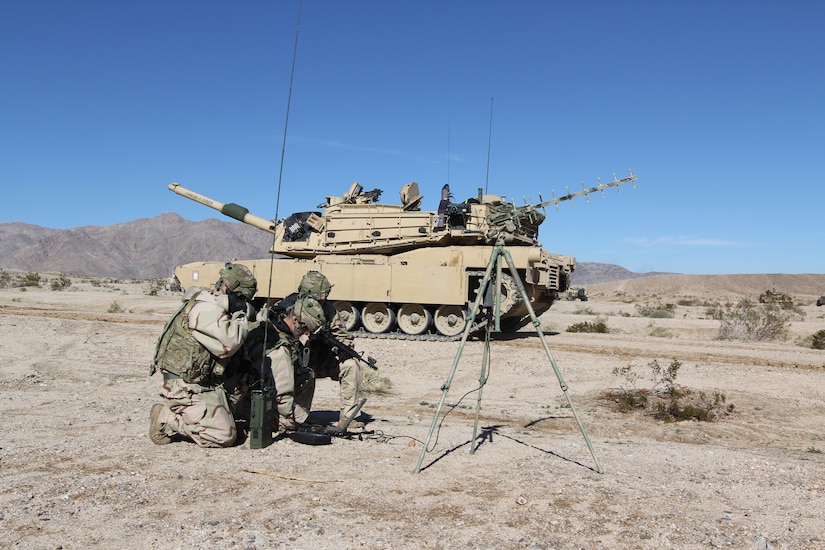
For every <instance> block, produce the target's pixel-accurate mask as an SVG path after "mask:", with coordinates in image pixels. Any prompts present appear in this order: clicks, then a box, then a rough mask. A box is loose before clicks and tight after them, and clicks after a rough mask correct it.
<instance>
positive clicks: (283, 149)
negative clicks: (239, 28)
mask: <svg viewBox="0 0 825 550" xmlns="http://www.w3.org/2000/svg"><path fill="white" fill-rule="evenodd" d="M303 7H304V1H303V0H301V2H300V3H299V4H298V24H297V25H296V26H295V45H294V46H293V47H292V70H291V71H290V73H289V94H288V95H287V98H286V117H285V118H284V139H283V142H282V143H281V165H280V168H279V169H278V195H277V197H276V198H275V221H276V222H277V221H278V208H279V207H280V204H281V181H282V180H283V176H284V154H285V152H286V131H287V128H288V127H289V107H290V105H292V83H293V81H294V80H295V60H296V59H297V57H298V34H299V32H300V31H301V10H302V9H303ZM273 244H274V239H273ZM269 276H270V283H271V278H272V272H271V271H270V275H269Z"/></svg>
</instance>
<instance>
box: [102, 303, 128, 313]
mask: <svg viewBox="0 0 825 550" xmlns="http://www.w3.org/2000/svg"><path fill="white" fill-rule="evenodd" d="M125 311H126V310H125V309H123V306H121V305H120V304H119V303H117V302H116V301H115V302H112V303H111V304H109V309H107V310H106V312H107V313H124V312H125Z"/></svg>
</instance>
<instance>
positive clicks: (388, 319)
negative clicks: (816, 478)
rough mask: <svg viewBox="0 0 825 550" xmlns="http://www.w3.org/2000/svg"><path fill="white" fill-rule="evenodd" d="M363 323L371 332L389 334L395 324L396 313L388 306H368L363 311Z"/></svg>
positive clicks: (377, 304) (375, 304)
mask: <svg viewBox="0 0 825 550" xmlns="http://www.w3.org/2000/svg"><path fill="white" fill-rule="evenodd" d="M361 322H362V323H363V324H364V328H365V329H367V330H368V331H370V332H375V333H381V332H387V331H388V330H390V329H391V328H392V326H393V325H394V324H395V312H393V310H391V309H390V308H389V307H388V306H387V304H379V303H375V302H374V303H372V304H367V305H365V306H364V309H363V310H362V311H361Z"/></svg>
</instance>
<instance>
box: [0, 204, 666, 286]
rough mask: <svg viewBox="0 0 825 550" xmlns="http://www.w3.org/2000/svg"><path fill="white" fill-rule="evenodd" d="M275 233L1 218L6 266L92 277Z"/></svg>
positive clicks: (159, 273)
mask: <svg viewBox="0 0 825 550" xmlns="http://www.w3.org/2000/svg"><path fill="white" fill-rule="evenodd" d="M271 245H272V236H271V235H269V234H267V233H265V232H263V231H261V230H259V229H256V228H254V227H251V226H248V225H245V224H242V223H236V222H225V221H220V220H217V219H208V220H204V221H200V222H193V221H189V220H185V219H184V218H182V217H180V216H179V215H178V214H175V213H173V212H167V213H165V214H161V215H160V216H157V217H155V218H141V219H139V220H135V221H132V222H126V223H119V224H115V225H108V226H85V227H78V228H75V229H48V228H45V227H40V226H38V225H30V224H25V223H19V222H14V223H3V224H0V268H5V269H20V270H24V271H37V272H46V273H65V274H66V275H76V276H88V277H116V278H120V279H158V278H165V277H170V276H171V275H172V273H173V271H174V269H175V267H176V266H178V265H181V264H185V263H189V262H195V261H227V260H231V259H233V258H238V259H253V258H263V257H266V251H267V250H269V247H270V246H271ZM647 275H658V273H634V272H632V271H628V270H627V269H625V268H623V267H620V266H618V265H613V264H600V263H591V262H580V263H579V264H578V267H577V269H576V271H575V273H574V274H573V284H574V285H576V286H583V285H588V284H595V283H602V282H610V281H617V280H625V279H635V278H638V277H644V276H647Z"/></svg>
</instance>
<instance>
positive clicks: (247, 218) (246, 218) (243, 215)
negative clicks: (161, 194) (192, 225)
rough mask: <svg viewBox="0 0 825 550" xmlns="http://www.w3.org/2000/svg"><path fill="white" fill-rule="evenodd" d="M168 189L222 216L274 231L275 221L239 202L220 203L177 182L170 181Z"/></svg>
mask: <svg viewBox="0 0 825 550" xmlns="http://www.w3.org/2000/svg"><path fill="white" fill-rule="evenodd" d="M169 190H170V191H172V192H174V193H177V194H178V195H180V196H181V197H186V198H187V199H189V200H193V201H195V202H199V203H201V204H203V205H206V206H208V207H209V208H213V209H215V210H217V211H218V212H220V213H221V214H223V215H224V216H229V217H230V218H233V219H235V220H238V221H239V222H243V223H245V224H247V225H251V226H253V227H257V228H258V229H262V230H264V231H267V232H269V233H274V232H275V222H273V221H271V220H267V219H264V218H262V217H260V216H256V215H255V214H250V213H249V210H247V209H246V208H244V207H243V206H241V205H239V204H235V203H233V202H230V203H226V204H224V203H222V202H218V201H216V200H213V199H210V198H209V197H206V196H204V195H201V194H200V193H195V192H194V191H190V190H189V189H186V188H185V187H181V185H180V184H179V183H170V184H169Z"/></svg>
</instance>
